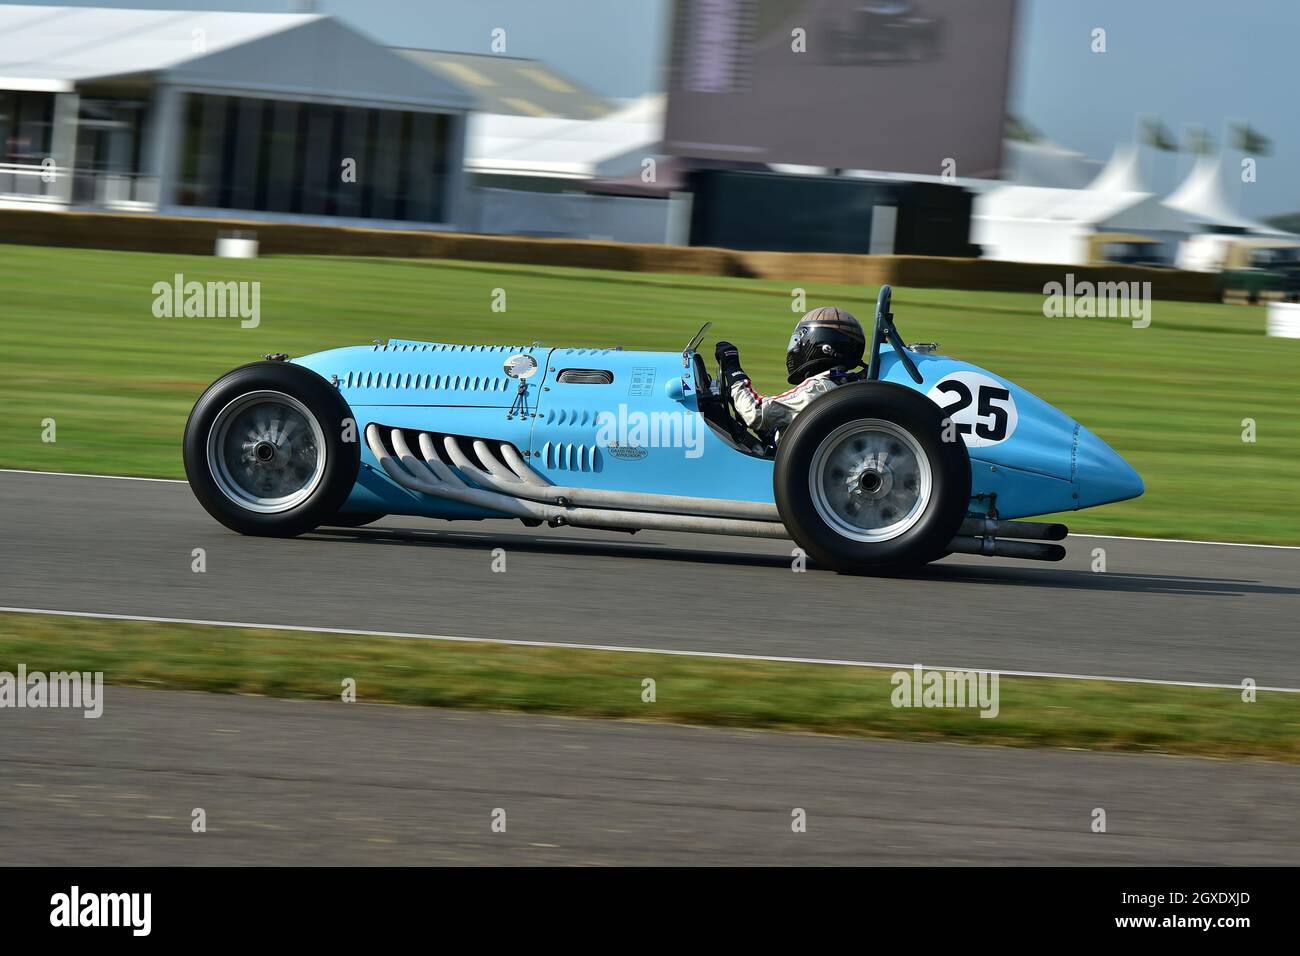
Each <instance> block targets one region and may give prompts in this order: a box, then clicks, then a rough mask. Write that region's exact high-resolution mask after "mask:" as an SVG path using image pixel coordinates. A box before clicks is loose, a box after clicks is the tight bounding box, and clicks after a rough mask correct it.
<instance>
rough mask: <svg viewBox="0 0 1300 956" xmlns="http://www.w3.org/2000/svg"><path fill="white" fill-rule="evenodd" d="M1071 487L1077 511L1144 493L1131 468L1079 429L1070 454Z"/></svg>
mask: <svg viewBox="0 0 1300 956" xmlns="http://www.w3.org/2000/svg"><path fill="white" fill-rule="evenodd" d="M1074 484H1075V488H1076V489H1077V491H1078V494H1079V507H1080V508H1091V507H1092V506H1093V505H1104V504H1109V503H1110V502H1112V501H1124V500H1126V499H1128V498H1136V497H1137V496H1138V495H1140V494H1142V492H1143V491H1145V490H1146V486H1145V485H1144V484H1143V483H1142V476H1141V475H1139V474H1138V473H1137V472H1136V471H1134V470H1133V466H1132V465H1130V464H1129V463H1128V462H1126V461H1125V460H1124V459H1123V458H1121V457H1120V456H1119V454H1118V453H1116V451H1115V450H1114V449H1113V448H1111V447H1110V446H1109V445H1107V444H1106V443H1105V442H1104V441H1102V440H1101V439H1100V438H1098V437H1097V436H1096V435H1094V434H1093V433H1092V432H1090V431H1088V429H1086V428H1084V427H1083V426H1082V425H1080V426H1079V436H1078V443H1077V445H1076V446H1075V453H1074Z"/></svg>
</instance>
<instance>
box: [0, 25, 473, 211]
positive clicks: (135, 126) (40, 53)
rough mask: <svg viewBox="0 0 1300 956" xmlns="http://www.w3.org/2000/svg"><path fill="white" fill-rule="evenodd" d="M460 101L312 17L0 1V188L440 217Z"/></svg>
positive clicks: (460, 142)
mask: <svg viewBox="0 0 1300 956" xmlns="http://www.w3.org/2000/svg"><path fill="white" fill-rule="evenodd" d="M472 103H473V100H472V97H471V96H470V94H468V93H467V92H466V91H465V90H463V89H462V88H461V87H460V86H458V85H456V84H455V83H453V82H452V81H450V80H447V79H445V78H441V77H438V76H435V75H432V74H431V73H429V72H428V71H426V70H424V69H421V68H420V67H419V66H417V65H415V64H413V63H411V62H409V61H408V60H407V59H405V58H403V57H402V56H399V55H398V54H396V53H394V52H392V51H390V50H388V49H386V48H385V47H383V46H381V45H380V44H377V43H375V42H373V41H371V40H370V39H368V38H367V37H365V36H363V35H362V34H360V33H357V32H356V31H355V30H352V29H351V28H349V27H347V26H345V25H343V24H342V23H340V22H339V21H337V20H335V19H333V18H331V17H328V16H317V15H295V14H266V13H225V12H221V13H217V12H187V11H174V10H118V9H103V8H86V7H43V6H0V149H2V150H3V153H2V154H0V202H3V203H5V204H14V203H21V204H25V205H32V204H41V205H45V206H49V207H52V208H56V209H57V208H66V207H69V206H91V207H100V208H104V207H107V208H119V209H120V208H127V209H140V210H159V211H162V212H166V213H189V214H198V215H203V214H209V215H217V214H220V215H230V214H231V212H232V211H237V212H238V215H239V217H240V218H258V217H273V218H275V219H279V220H285V219H302V220H307V221H328V222H339V221H347V222H352V223H367V222H375V223H386V224H392V223H393V222H404V223H409V224H416V225H419V226H421V227H449V226H456V225H458V224H460V223H462V222H464V221H465V220H466V219H467V218H469V217H470V216H471V215H472V210H470V209H469V208H467V203H466V199H467V195H468V190H467V183H466V180H465V174H464V171H463V163H462V156H463V153H464V140H465V127H466V116H467V112H468V110H469V109H470V107H471V106H472Z"/></svg>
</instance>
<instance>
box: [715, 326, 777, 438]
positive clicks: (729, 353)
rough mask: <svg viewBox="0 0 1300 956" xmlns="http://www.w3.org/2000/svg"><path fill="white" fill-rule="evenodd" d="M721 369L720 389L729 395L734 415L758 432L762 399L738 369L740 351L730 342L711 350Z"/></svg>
mask: <svg viewBox="0 0 1300 956" xmlns="http://www.w3.org/2000/svg"><path fill="white" fill-rule="evenodd" d="M713 355H714V358H716V359H717V360H718V367H719V368H720V369H721V377H722V387H723V388H724V389H726V390H727V392H728V394H730V395H731V404H732V406H733V407H734V408H735V409H736V414H738V415H739V416H740V420H741V421H743V422H744V423H745V424H746V425H748V426H749V427H750V428H753V429H755V430H758V428H759V426H760V425H761V424H762V421H763V403H764V401H765V399H763V398H762V397H761V396H760V395H759V394H758V393H757V392H755V391H754V388H753V386H752V385H751V384H750V382H749V376H748V375H746V374H745V370H744V369H743V368H741V367H740V349H738V348H736V347H735V346H734V345H732V344H731V343H730V342H719V343H718V344H717V347H716V348H715V349H714V350H713Z"/></svg>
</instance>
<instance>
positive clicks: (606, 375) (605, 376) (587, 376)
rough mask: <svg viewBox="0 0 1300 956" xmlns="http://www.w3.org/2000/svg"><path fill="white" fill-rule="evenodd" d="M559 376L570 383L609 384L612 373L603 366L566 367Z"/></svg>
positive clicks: (612, 376) (612, 380)
mask: <svg viewBox="0 0 1300 956" xmlns="http://www.w3.org/2000/svg"><path fill="white" fill-rule="evenodd" d="M559 378H560V381H561V382H567V383H569V384H571V385H611V384H613V382H614V373H613V372H609V371H606V370H605V369H603V368H566V369H563V370H562V371H561V372H560V376H559Z"/></svg>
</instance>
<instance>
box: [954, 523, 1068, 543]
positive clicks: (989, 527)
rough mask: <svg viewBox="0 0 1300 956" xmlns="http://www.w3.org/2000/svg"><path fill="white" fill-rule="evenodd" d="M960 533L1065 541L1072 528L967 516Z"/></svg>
mask: <svg viewBox="0 0 1300 956" xmlns="http://www.w3.org/2000/svg"><path fill="white" fill-rule="evenodd" d="M957 533H958V534H960V535H967V536H970V537H975V538H1027V539H1029V540H1031V541H1064V540H1065V536H1066V535H1067V534H1069V533H1070V529H1069V528H1067V527H1066V526H1065V525H1063V524H1048V523H1046V522H1043V521H998V520H997V519H996V518H967V519H966V520H965V521H963V522H962V523H961V530H960V531H958V532H957Z"/></svg>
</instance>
